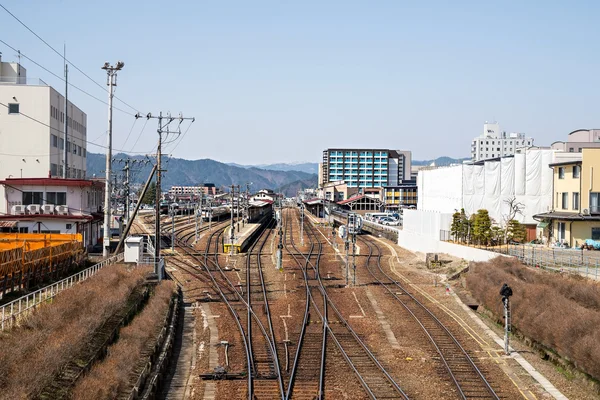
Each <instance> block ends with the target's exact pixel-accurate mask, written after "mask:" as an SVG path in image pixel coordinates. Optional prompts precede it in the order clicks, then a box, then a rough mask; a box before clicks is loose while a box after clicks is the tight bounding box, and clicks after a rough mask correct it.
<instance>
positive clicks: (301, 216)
mask: <svg viewBox="0 0 600 400" xmlns="http://www.w3.org/2000/svg"><path fill="white" fill-rule="evenodd" d="M300 246H304V204H300Z"/></svg>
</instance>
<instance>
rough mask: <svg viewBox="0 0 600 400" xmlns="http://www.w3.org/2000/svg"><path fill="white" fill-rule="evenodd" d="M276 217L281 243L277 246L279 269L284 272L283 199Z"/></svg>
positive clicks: (280, 201) (280, 200)
mask: <svg viewBox="0 0 600 400" xmlns="http://www.w3.org/2000/svg"><path fill="white" fill-rule="evenodd" d="M278 197H279V196H278ZM275 215H276V217H277V229H278V231H279V243H278V244H277V269H278V270H279V271H283V207H282V199H281V198H279V215H277V213H276V214H275Z"/></svg>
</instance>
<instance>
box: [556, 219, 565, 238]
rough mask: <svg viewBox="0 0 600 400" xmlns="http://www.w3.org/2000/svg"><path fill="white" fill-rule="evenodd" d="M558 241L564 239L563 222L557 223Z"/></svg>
mask: <svg viewBox="0 0 600 400" xmlns="http://www.w3.org/2000/svg"><path fill="white" fill-rule="evenodd" d="M557 233H558V235H557V236H558V237H557V239H558V241H559V242H562V241H563V240H565V236H566V235H565V233H566V224H565V223H564V222H559V223H558V232H557Z"/></svg>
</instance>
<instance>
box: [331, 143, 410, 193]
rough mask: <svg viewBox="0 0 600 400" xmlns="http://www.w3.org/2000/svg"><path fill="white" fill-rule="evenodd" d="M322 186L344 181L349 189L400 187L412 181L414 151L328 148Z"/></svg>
mask: <svg viewBox="0 0 600 400" xmlns="http://www.w3.org/2000/svg"><path fill="white" fill-rule="evenodd" d="M320 167H321V168H320V170H319V186H321V187H322V186H325V185H326V184H328V183H329V182H339V181H344V183H345V184H346V185H347V186H348V188H381V187H384V186H396V185H398V184H400V183H402V181H404V180H410V178H411V152H410V151H401V150H390V149H327V150H325V151H323V162H322V164H321V165H320Z"/></svg>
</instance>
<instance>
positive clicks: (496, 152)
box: [471, 121, 533, 161]
mask: <svg viewBox="0 0 600 400" xmlns="http://www.w3.org/2000/svg"><path fill="white" fill-rule="evenodd" d="M531 146H533V138H528V137H525V134H524V133H506V132H502V131H500V124H498V123H497V122H492V123H490V122H487V121H486V122H485V124H483V133H482V134H481V136H478V137H476V138H475V139H473V142H471V160H472V161H480V160H488V159H492V158H500V157H505V156H511V155H513V154H515V153H516V152H517V149H522V148H527V147H531Z"/></svg>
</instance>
